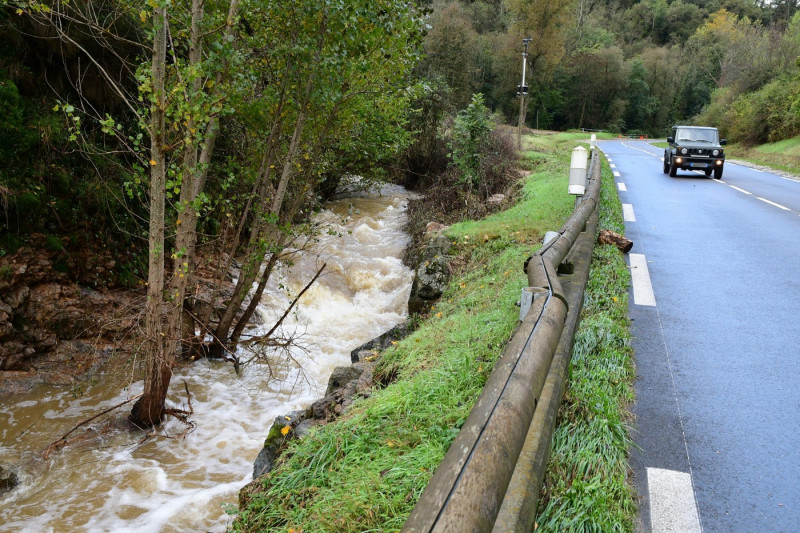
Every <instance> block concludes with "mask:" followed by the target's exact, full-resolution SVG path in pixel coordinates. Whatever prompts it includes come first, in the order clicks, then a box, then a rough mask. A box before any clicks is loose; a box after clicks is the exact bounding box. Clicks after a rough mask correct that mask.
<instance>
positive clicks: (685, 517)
mask: <svg viewBox="0 0 800 533" xmlns="http://www.w3.org/2000/svg"><path fill="white" fill-rule="evenodd" d="M647 486H648V488H649V492H650V524H651V526H652V533H668V532H680V533H694V532H697V533H700V531H702V529H701V528H700V516H699V515H698V514H697V504H696V502H695V499H694V489H693V488H692V476H691V475H690V474H687V473H685V472H676V471H675V470H664V469H661V468H648V469H647Z"/></svg>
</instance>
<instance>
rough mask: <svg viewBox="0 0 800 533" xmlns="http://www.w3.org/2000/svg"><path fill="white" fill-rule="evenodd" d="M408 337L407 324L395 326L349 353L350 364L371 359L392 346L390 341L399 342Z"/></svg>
mask: <svg viewBox="0 0 800 533" xmlns="http://www.w3.org/2000/svg"><path fill="white" fill-rule="evenodd" d="M406 335H408V323H407V322H403V323H400V324H397V325H396V326H394V327H393V328H392V329H390V330H389V331H387V332H386V333H383V334H382V335H379V336H378V337H375V338H374V339H372V340H371V341H367V342H365V343H364V344H362V345H361V346H359V347H358V348H356V349H355V350H353V351H352V352H350V362H351V363H356V362H358V361H361V360H363V359H364V358H366V357H372V356H374V355H375V353H376V352H377V351H383V350H385V349H386V348H388V347H389V346H391V345H392V341H399V340H400V339H402V338H403V337H405V336H406Z"/></svg>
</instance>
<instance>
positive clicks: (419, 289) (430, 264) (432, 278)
mask: <svg viewBox="0 0 800 533" xmlns="http://www.w3.org/2000/svg"><path fill="white" fill-rule="evenodd" d="M449 279H450V269H449V267H448V263H447V258H446V257H445V256H442V255H437V256H434V257H432V258H430V259H427V260H425V261H424V262H423V263H422V264H421V265H419V267H418V268H417V272H416V278H415V279H414V284H415V285H416V291H414V289H412V292H415V293H416V295H417V296H419V297H420V298H422V299H424V300H435V299H437V298H439V296H441V295H442V293H443V292H444V289H445V287H446V286H447V282H448V281H449Z"/></svg>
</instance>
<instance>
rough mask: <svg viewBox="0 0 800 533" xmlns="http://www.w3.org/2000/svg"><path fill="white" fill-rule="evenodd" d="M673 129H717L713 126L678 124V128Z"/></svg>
mask: <svg viewBox="0 0 800 533" xmlns="http://www.w3.org/2000/svg"><path fill="white" fill-rule="evenodd" d="M672 127H673V128H694V129H696V130H715V129H717V128H715V127H713V126H689V125H686V124H678V125H676V126H672Z"/></svg>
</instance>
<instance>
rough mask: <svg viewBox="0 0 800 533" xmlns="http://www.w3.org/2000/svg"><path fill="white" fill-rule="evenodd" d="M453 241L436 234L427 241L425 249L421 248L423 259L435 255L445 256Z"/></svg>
mask: <svg viewBox="0 0 800 533" xmlns="http://www.w3.org/2000/svg"><path fill="white" fill-rule="evenodd" d="M452 247H453V243H452V242H450V239H448V238H447V237H445V236H444V235H436V236H434V237H433V238H431V239H430V240H429V241H428V244H427V245H426V246H425V249H424V250H422V258H423V259H431V258H434V257H436V256H437V255H442V256H446V255H447V254H449V253H450V249H451V248H452Z"/></svg>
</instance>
